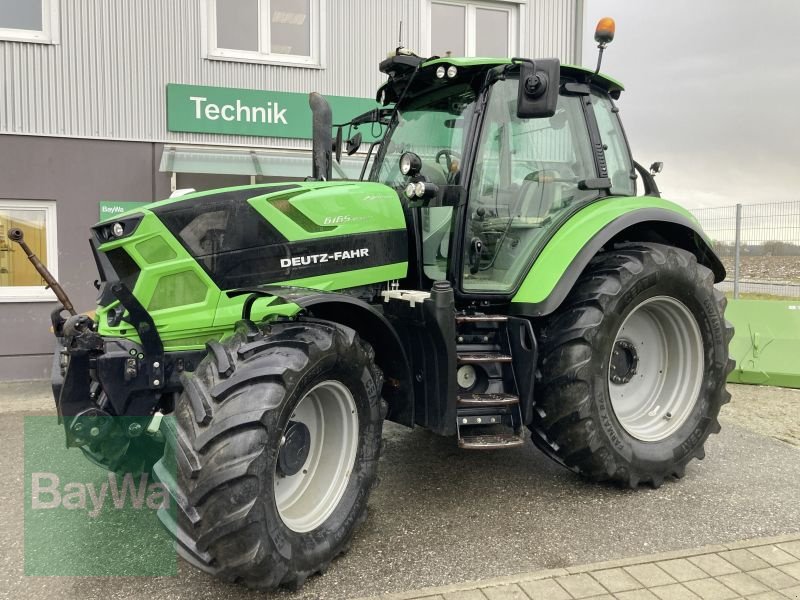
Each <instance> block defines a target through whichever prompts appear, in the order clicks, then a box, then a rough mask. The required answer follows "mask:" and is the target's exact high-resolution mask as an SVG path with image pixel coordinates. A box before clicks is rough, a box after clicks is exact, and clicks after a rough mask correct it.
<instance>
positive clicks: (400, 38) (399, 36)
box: [397, 19, 403, 48]
mask: <svg viewBox="0 0 800 600" xmlns="http://www.w3.org/2000/svg"><path fill="white" fill-rule="evenodd" d="M397 47H398V48H402V47H403V20H402V19H401V20H400V31H399V32H398V34H397Z"/></svg>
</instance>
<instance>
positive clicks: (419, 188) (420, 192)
mask: <svg viewBox="0 0 800 600" xmlns="http://www.w3.org/2000/svg"><path fill="white" fill-rule="evenodd" d="M414 195H415V196H416V197H417V198H422V197H423V196H424V195H425V182H424V181H418V182H417V183H416V184H415V185H414Z"/></svg>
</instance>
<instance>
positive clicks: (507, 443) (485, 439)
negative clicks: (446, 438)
mask: <svg viewBox="0 0 800 600" xmlns="http://www.w3.org/2000/svg"><path fill="white" fill-rule="evenodd" d="M524 444H525V438H524V437H522V435H521V434H520V435H518V434H515V433H500V434H482V435H465V436H463V437H462V438H461V439H459V440H458V446H459V448H464V449H465V450H499V449H503V448H516V447H518V446H522V445H524Z"/></svg>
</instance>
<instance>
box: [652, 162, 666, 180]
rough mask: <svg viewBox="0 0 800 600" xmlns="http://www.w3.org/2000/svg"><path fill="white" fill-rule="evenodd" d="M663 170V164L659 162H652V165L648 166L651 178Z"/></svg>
mask: <svg viewBox="0 0 800 600" xmlns="http://www.w3.org/2000/svg"><path fill="white" fill-rule="evenodd" d="M663 170H664V163H663V162H661V161H658V162H654V163H653V164H652V165H650V174H651V175H652V176H653V177H655V176H656V175H658V174H659V173H661V171H663Z"/></svg>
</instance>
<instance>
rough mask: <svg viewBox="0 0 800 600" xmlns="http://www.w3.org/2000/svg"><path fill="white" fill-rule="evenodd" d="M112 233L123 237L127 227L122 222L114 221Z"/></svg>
mask: <svg viewBox="0 0 800 600" xmlns="http://www.w3.org/2000/svg"><path fill="white" fill-rule="evenodd" d="M111 233H113V234H114V237H122V236H123V235H125V227H124V226H123V225H122V223H114V224H113V225H112V226H111Z"/></svg>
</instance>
